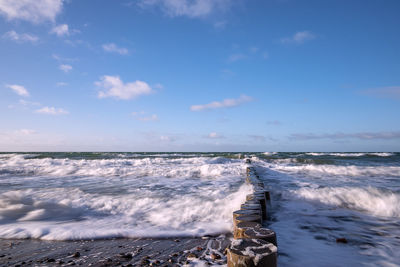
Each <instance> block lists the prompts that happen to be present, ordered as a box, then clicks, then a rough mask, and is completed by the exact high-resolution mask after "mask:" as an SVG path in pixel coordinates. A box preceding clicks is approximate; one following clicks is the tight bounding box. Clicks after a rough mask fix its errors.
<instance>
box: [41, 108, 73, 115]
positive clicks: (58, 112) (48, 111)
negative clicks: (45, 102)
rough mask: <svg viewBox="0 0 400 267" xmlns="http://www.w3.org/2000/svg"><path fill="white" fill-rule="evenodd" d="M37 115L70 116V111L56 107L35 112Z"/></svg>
mask: <svg viewBox="0 0 400 267" xmlns="http://www.w3.org/2000/svg"><path fill="white" fill-rule="evenodd" d="M35 112H36V113H40V114H48V115H66V114H69V112H68V111H66V110H65V109H62V108H55V107H43V108H41V109H38V110H36V111H35Z"/></svg>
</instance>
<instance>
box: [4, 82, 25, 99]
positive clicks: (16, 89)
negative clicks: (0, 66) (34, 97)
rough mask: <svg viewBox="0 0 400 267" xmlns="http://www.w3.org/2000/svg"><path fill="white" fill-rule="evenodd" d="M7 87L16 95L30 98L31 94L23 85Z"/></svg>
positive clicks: (8, 85) (7, 85)
mask: <svg viewBox="0 0 400 267" xmlns="http://www.w3.org/2000/svg"><path fill="white" fill-rule="evenodd" d="M6 87H8V88H10V89H12V90H13V91H14V92H15V93H17V94H18V95H20V96H25V97H26V96H29V92H28V90H26V88H25V87H23V86H22V85H18V84H6Z"/></svg>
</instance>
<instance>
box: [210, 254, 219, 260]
mask: <svg viewBox="0 0 400 267" xmlns="http://www.w3.org/2000/svg"><path fill="white" fill-rule="evenodd" d="M210 258H211V259H212V260H219V259H221V256H220V255H219V254H215V253H212V254H211V255H210Z"/></svg>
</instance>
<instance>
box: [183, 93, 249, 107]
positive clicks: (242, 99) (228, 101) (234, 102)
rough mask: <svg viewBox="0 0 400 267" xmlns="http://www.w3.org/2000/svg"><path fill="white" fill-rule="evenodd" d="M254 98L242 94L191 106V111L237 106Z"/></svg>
mask: <svg viewBox="0 0 400 267" xmlns="http://www.w3.org/2000/svg"><path fill="white" fill-rule="evenodd" d="M252 100H253V98H252V97H250V96H247V95H241V96H240V97H239V98H236V99H233V98H227V99H224V100H222V101H214V102H211V103H209V104H204V105H193V106H191V107H190V110H191V111H203V110H210V109H218V108H230V107H236V106H239V105H241V104H244V103H247V102H250V101H252Z"/></svg>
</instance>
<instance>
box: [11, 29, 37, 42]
mask: <svg viewBox="0 0 400 267" xmlns="http://www.w3.org/2000/svg"><path fill="white" fill-rule="evenodd" d="M3 38H5V39H9V40H12V41H15V42H17V43H23V42H31V43H36V42H37V41H39V37H37V36H36V35H32V34H29V33H17V32H16V31H8V32H6V33H5V34H4V35H3Z"/></svg>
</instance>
